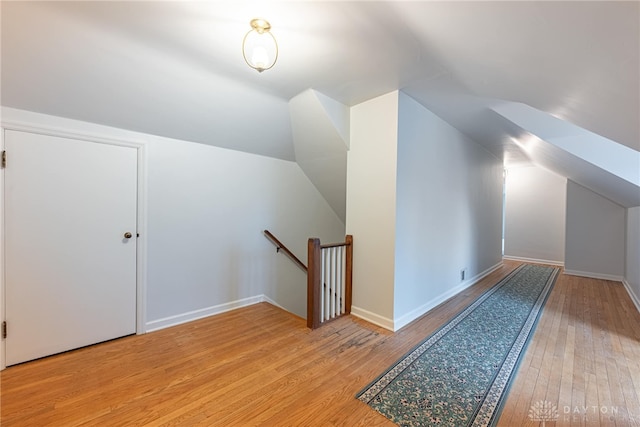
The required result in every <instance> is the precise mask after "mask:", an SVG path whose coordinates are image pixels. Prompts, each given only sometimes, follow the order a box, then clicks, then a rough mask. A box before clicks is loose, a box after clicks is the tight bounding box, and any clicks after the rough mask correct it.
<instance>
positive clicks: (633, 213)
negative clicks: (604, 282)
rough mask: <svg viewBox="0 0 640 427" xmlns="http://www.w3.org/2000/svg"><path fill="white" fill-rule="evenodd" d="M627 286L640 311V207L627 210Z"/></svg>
mask: <svg viewBox="0 0 640 427" xmlns="http://www.w3.org/2000/svg"><path fill="white" fill-rule="evenodd" d="M625 285H626V286H627V289H628V290H629V292H630V293H631V294H632V295H631V298H633V299H634V302H635V304H636V307H638V310H639V311H640V207H635V208H629V209H627V259H626V267H625Z"/></svg>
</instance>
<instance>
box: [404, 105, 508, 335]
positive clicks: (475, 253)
mask: <svg viewBox="0 0 640 427" xmlns="http://www.w3.org/2000/svg"><path fill="white" fill-rule="evenodd" d="M502 177H503V171H502V161H501V160H499V159H497V158H496V157H494V156H493V155H492V154H490V153H489V152H488V151H486V150H485V149H484V148H482V147H481V146H480V145H479V144H477V143H474V142H473V141H472V140H470V139H468V138H467V137H466V136H465V135H463V134H462V133H461V132H459V131H458V130H456V129H455V128H453V127H452V126H450V125H449V124H448V123H446V122H445V121H444V120H442V119H440V118H439V117H438V116H436V115H435V114H433V113H432V112H430V111H429V110H427V109H426V108H425V107H423V106H422V105H420V104H419V103H418V102H416V101H415V100H413V99H412V98H410V97H409V96H407V95H405V94H404V93H402V92H400V103H399V126H398V167H397V193H396V198H397V200H396V250H395V290H394V296H395V300H394V319H395V322H396V326H402V325H404V324H406V323H408V322H409V321H411V320H413V319H415V318H416V317H418V316H420V315H422V314H423V313H424V312H426V311H428V310H429V309H431V308H433V307H434V306H435V305H437V304H439V303H440V302H442V301H443V300H444V299H446V298H448V297H450V296H452V295H453V294H455V293H456V292H459V291H460V290H462V289H463V288H464V287H465V286H466V285H469V284H471V283H472V281H473V278H477V277H478V276H480V275H482V274H483V273H485V272H486V271H487V270H490V269H492V268H494V267H495V266H496V265H499V264H500V263H501V262H502V258H501V235H502V233H501V229H502V183H503V179H502ZM463 269H464V270H466V278H465V280H464V281H463V280H461V278H460V270H463Z"/></svg>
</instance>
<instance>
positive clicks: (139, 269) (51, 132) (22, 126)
mask: <svg viewBox="0 0 640 427" xmlns="http://www.w3.org/2000/svg"><path fill="white" fill-rule="evenodd" d="M5 130H15V131H22V132H30V133H37V134H41V135H47V136H54V137H62V138H69V139H75V140H80V141H84V142H87V143H90V144H91V143H93V144H96V143H97V144H108V145H117V146H122V147H131V148H135V149H136V151H137V160H138V162H137V169H138V170H137V174H138V179H137V196H138V198H137V232H138V234H139V237H138V240H137V242H136V334H137V335H141V334H144V333H146V321H145V319H146V305H147V304H146V303H147V142H146V141H142V140H133V139H129V138H128V137H127V138H118V139H115V138H112V137H108V136H102V135H98V134H94V133H90V132H75V131H71V130H68V129H62V128H56V127H50V126H40V125H34V124H32V123H25V122H20V121H13V120H2V121H1V122H0V151H3V150H4V149H5V141H4V136H5V132H4V131H5ZM7 157H8V158H7V163H8V164H9V165H11V158H10V157H11V154H10V153H8V154H7ZM9 167H10V166H9ZM4 184H5V169H0V242H2V243H1V244H0V296H1V297H2V299H1V300H0V321H5V320H6V301H7V300H6V283H5V276H6V275H5V271H6V270H5V244H6V243H5V238H4V235H5V222H4V220H5V206H4V199H5V197H4ZM9 333H10V331H9ZM5 368H6V340H5V339H0V370H3V369H5Z"/></svg>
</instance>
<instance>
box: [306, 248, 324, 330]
mask: <svg viewBox="0 0 640 427" xmlns="http://www.w3.org/2000/svg"><path fill="white" fill-rule="evenodd" d="M321 288H322V249H320V239H316V238H311V239H309V244H308V252H307V327H308V328H311V329H315V328H317V327H318V326H320V291H321Z"/></svg>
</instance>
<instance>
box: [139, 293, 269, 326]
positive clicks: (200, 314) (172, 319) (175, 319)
mask: <svg viewBox="0 0 640 427" xmlns="http://www.w3.org/2000/svg"><path fill="white" fill-rule="evenodd" d="M265 301H266V302H269V303H270V304H273V305H275V306H278V307H279V305H277V304H275V303H274V302H273V301H272V300H271V299H269V298H267V297H266V296H264V295H258V296H254V297H249V298H243V299H240V300H236V301H231V302H227V303H224V304H218V305H214V306H212V307H205V308H201V309H198V310H193V311H189V312H187V313H181V314H176V315H175V316H169V317H165V318H163V319H158V320H152V321H151V322H147V324H146V326H147V328H146V329H147V332H153V331H158V330H160V329H164V328H169V327H171V326H176V325H180V324H182V323H187V322H191V321H193V320H198V319H202V318H204V317H209V316H213V315H216V314H220V313H224V312H226V311H231V310H235V309H237V308H241V307H246V306H249V305H253V304H257V303H260V302H265Z"/></svg>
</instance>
